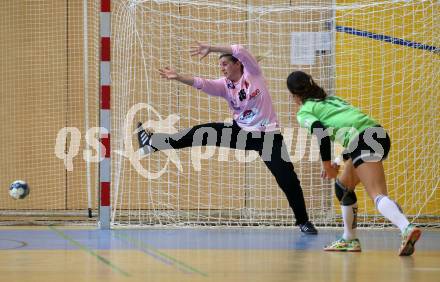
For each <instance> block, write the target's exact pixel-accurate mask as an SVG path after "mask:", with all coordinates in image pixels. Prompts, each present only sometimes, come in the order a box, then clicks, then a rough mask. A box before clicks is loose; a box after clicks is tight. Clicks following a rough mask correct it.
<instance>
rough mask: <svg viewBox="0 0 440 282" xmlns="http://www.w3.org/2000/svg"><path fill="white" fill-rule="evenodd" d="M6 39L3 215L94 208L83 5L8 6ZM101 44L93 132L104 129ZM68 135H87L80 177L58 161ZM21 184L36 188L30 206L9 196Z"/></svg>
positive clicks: (9, 0) (2, 8)
mask: <svg viewBox="0 0 440 282" xmlns="http://www.w3.org/2000/svg"><path fill="white" fill-rule="evenodd" d="M89 2H91V3H90V5H89V11H90V13H89V26H90V29H89V31H90V32H91V33H93V32H95V35H96V30H97V17H96V15H97V14H96V11H97V9H96V7H95V6H94V5H95V4H94V3H93V1H89ZM0 38H1V40H0V62H1V64H0V92H1V93H0V107H1V109H0V115H1V123H0V126H1V129H0V140H1V143H2V146H1V149H0V150H1V153H0V156H1V162H0V187H1V189H2V191H3V192H2V193H0V203H1V204H0V209H2V210H76V209H84V208H87V189H86V180H85V164H84V161H83V160H82V152H83V149H84V146H83V145H84V134H85V128H84V113H85V108H84V105H85V104H84V78H83V20H82V1H13V0H5V1H1V3H0ZM91 38H93V37H91ZM96 42H97V41H96V40H95V41H93V40H92V41H91V42H89V47H90V53H89V57H90V63H89V64H90V65H89V66H90V70H91V71H90V77H89V85H88V86H87V87H88V90H89V93H90V97H89V111H90V112H89V116H90V126H96V121H97V110H96V109H97V99H98V97H97V95H96V93H97V73H96V70H97V67H96V66H97V62H96V60H97V51H96V50H97V48H96V46H97V45H96ZM93 50H95V51H94V52H93ZM93 69H94V70H95V72H93ZM64 127H76V128H78V129H79V131H80V132H81V133H82V136H81V148H80V149H79V152H78V156H77V157H76V158H75V159H74V163H73V167H74V169H73V171H72V172H69V171H67V170H66V168H65V166H64V161H63V159H59V158H58V157H57V156H56V155H55V143H56V137H57V134H58V131H59V130H60V129H61V128H64ZM69 142H70V141H69ZM69 142H68V143H67V145H69ZM94 171H95V170H94V169H93V167H92V173H91V175H92V181H95V182H96V177H94V175H95V173H94ZM16 179H23V180H25V181H27V182H28V183H29V185H30V187H31V193H30V195H29V197H28V198H27V199H26V200H23V201H15V200H13V199H12V198H10V197H9V196H8V193H7V189H8V187H9V184H10V183H11V182H12V181H14V180H16ZM94 194H95V192H94V191H93V192H92V196H94ZM92 202H93V203H94V200H92ZM94 204H95V203H94Z"/></svg>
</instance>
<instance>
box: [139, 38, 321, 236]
mask: <svg viewBox="0 0 440 282" xmlns="http://www.w3.org/2000/svg"><path fill="white" fill-rule="evenodd" d="M211 52H219V53H221V55H220V57H219V65H220V70H221V72H222V73H223V76H224V77H222V78H219V79H214V80H210V79H204V78H199V77H193V76H189V75H183V74H180V73H178V72H176V71H175V70H174V69H172V68H163V69H159V73H160V75H161V76H162V77H163V78H166V79H169V80H176V81H179V82H182V83H184V84H187V85H189V86H193V87H195V88H197V89H199V90H201V91H203V92H205V93H207V94H209V95H211V96H217V97H221V98H223V99H225V100H226V102H227V103H228V105H229V107H230V109H231V111H232V116H233V121H232V123H207V124H201V125H197V126H194V127H192V128H189V129H186V130H183V131H181V132H178V133H176V134H164V133H160V132H154V133H151V132H149V131H147V130H145V129H144V128H143V127H142V124H141V123H139V125H138V140H139V145H140V147H141V149H142V150H143V151H144V153H146V154H148V153H150V152H152V151H158V150H166V149H171V148H172V149H180V148H187V147H194V146H217V147H227V148H233V149H241V150H253V151H256V152H258V154H259V155H260V157H261V158H262V159H263V161H264V163H265V164H266V166H267V167H268V169H269V170H270V172H271V173H272V174H273V176H274V177H275V179H276V181H277V183H278V185H279V186H280V188H281V189H282V190H283V192H284V193H285V195H286V197H287V200H288V202H289V205H290V207H291V208H292V210H293V213H294V215H295V219H296V222H295V224H296V225H298V226H299V227H300V230H301V231H302V232H304V233H305V234H317V233H318V231H317V230H316V228H315V227H314V226H313V224H312V223H311V222H310V221H309V218H308V215H307V211H306V205H305V201H304V195H303V191H302V188H301V185H300V181H299V180H298V177H297V175H296V173H295V171H294V169H293V164H292V162H291V161H290V157H289V154H288V151H287V149H286V145H285V144H284V141H283V136H282V135H281V132H280V129H279V125H278V120H277V116H276V114H275V111H274V109H273V106H272V99H271V97H270V94H269V90H268V89H267V85H266V82H265V79H264V77H263V73H262V71H261V68H260V66H259V65H258V62H257V61H256V59H255V58H254V57H253V56H252V55H251V54H250V53H249V52H248V51H247V50H246V49H245V48H243V47H242V46H239V45H232V46H209V45H206V44H201V43H198V42H197V45H196V46H193V47H191V55H193V56H200V57H201V58H204V57H205V56H207V55H208V54H209V53H211Z"/></svg>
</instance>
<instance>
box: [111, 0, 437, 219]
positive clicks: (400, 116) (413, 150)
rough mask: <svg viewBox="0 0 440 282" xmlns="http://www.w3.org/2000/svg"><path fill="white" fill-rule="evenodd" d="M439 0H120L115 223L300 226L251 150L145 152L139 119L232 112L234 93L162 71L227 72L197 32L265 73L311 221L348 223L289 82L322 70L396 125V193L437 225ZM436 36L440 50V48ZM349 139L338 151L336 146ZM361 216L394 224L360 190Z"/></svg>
mask: <svg viewBox="0 0 440 282" xmlns="http://www.w3.org/2000/svg"><path fill="white" fill-rule="evenodd" d="M438 12H439V7H438V3H437V1H336V2H335V1H309V0H307V1H257V0H255V1H233V0H229V1H226V0H225V1H203V0H202V1H134V0H133V1H122V0H120V1H112V44H113V45H112V148H114V149H115V150H119V153H118V154H117V155H115V154H113V156H112V223H113V224H114V225H130V226H132V225H135V226H142V225H154V224H173V225H192V224H197V225H198V224H201V225H292V224H293V222H294V218H293V214H292V212H291V210H290V208H289V207H288V204H287V201H286V199H285V196H284V194H283V192H282V191H281V189H280V188H279V187H278V185H277V183H276V181H275V179H274V178H273V176H272V175H271V173H270V172H269V171H268V169H267V168H266V166H265V165H264V163H263V162H262V161H261V160H260V159H259V158H258V157H255V155H253V153H244V152H242V151H236V150H229V149H219V148H188V149H182V150H178V151H175V152H172V153H170V152H168V153H167V152H166V151H164V152H156V153H154V154H151V155H149V156H147V157H146V158H143V159H142V160H140V161H135V162H133V159H130V158H129V157H128V156H129V153H130V150H136V149H137V144H136V140H135V139H136V135H135V134H134V133H133V130H134V128H135V124H136V123H137V121H142V122H144V123H146V124H147V125H149V126H150V128H152V129H153V131H156V132H168V133H171V132H175V131H177V130H183V129H186V128H189V127H191V126H194V125H197V124H202V123H207V122H216V121H217V122H222V121H231V114H230V111H229V109H228V105H227V103H226V102H225V101H224V100H222V99H219V98H216V97H209V96H208V95H206V94H205V93H202V92H199V91H197V90H195V89H193V88H191V87H189V86H186V85H183V84H179V83H178V82H175V81H167V80H165V79H161V78H160V76H159V74H158V72H157V69H158V68H163V67H167V66H169V67H173V68H176V69H177V70H179V71H180V72H182V73H185V74H190V75H193V76H199V77H203V78H211V79H215V78H218V77H221V73H220V71H219V68H218V56H216V55H215V54H211V55H209V56H208V57H207V58H205V59H204V60H199V59H198V58H194V57H191V56H190V52H189V47H190V46H191V45H193V44H194V42H195V41H200V42H207V43H209V44H213V45H222V44H241V45H243V46H245V47H246V48H248V49H249V50H250V51H251V52H252V53H253V54H254V55H255V56H262V60H261V62H260V65H261V67H262V69H263V72H264V75H265V77H266V79H267V82H268V86H269V90H270V93H271V96H272V99H273V102H274V106H275V109H276V112H277V114H278V118H279V121H280V124H281V127H282V129H283V133H284V137H285V139H286V142H287V145H288V147H289V149H290V155H291V158H292V161H293V163H294V166H295V170H296V172H297V173H298V175H299V178H300V180H301V183H302V187H303V190H304V193H305V198H306V205H307V207H308V212H309V215H310V217H311V220H312V221H313V222H315V223H317V224H320V225H325V226H332V225H335V224H339V223H340V212H339V204H338V202H337V200H336V198H335V197H334V196H333V185H332V183H331V182H330V181H325V180H322V179H321V178H320V173H321V165H320V161H319V153H318V148H317V146H316V143H315V141H313V140H311V138H310V137H308V136H307V134H306V133H305V132H304V131H302V130H300V129H299V128H298V125H297V122H296V118H295V112H296V110H297V107H296V106H295V105H294V103H293V100H292V98H291V97H290V95H289V94H288V91H287V89H286V83H285V81H286V77H287V75H288V74H289V73H290V72H291V71H292V70H297V69H301V70H304V71H306V72H309V73H311V74H312V75H313V76H314V77H315V78H316V80H317V81H318V82H319V84H321V85H322V86H323V87H324V88H325V89H326V90H327V91H328V93H330V94H332V95H333V94H334V95H338V96H341V97H343V98H345V99H347V100H348V101H349V102H351V103H353V104H354V105H355V106H357V107H359V108H361V109H362V110H363V111H364V112H366V113H367V114H369V115H371V116H372V117H374V118H375V119H376V120H378V121H380V123H381V124H382V125H383V126H384V127H385V128H386V129H387V130H388V131H389V133H390V136H391V139H392V151H391V153H390V156H389V158H388V160H387V161H386V162H385V167H386V175H387V183H388V189H389V194H390V196H391V197H392V198H393V199H395V200H396V201H397V202H398V203H399V204H400V205H401V206H402V208H403V210H404V211H405V213H406V214H407V215H408V216H409V217H410V218H411V220H412V221H414V222H417V223H425V224H428V225H430V224H433V225H438V223H439V222H440V221H439V211H440V192H439V191H438V189H437V188H438V186H439V171H440V169H439V166H438V162H439V157H440V153H439V138H438V136H437V134H436V132H437V131H438V129H439V125H438V124H439V115H438V111H439V104H438V103H437V101H436V100H438V98H439V96H438V93H437V89H438V86H439V82H438V81H439V54H438V52H437V51H438V49H436V48H438V46H439V43H440V42H439V36H438V35H439V34H438V30H439V21H438ZM436 46H437V47H436ZM338 150H339V151H340V148H335V151H338ZM357 194H358V198H359V223H360V224H361V225H368V226H373V225H375V226H385V225H386V224H388V223H387V222H385V221H384V220H383V219H382V217H381V216H379V215H378V213H377V212H376V210H375V208H374V204H373V203H372V201H371V200H370V199H369V198H368V196H367V195H366V193H365V192H364V190H363V188H362V187H358V189H357Z"/></svg>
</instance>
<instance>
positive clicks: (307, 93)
mask: <svg viewBox="0 0 440 282" xmlns="http://www.w3.org/2000/svg"><path fill="white" fill-rule="evenodd" d="M287 88H289V91H290V93H292V95H295V96H298V97H299V98H300V99H301V102H303V103H304V102H305V100H307V99H317V100H324V99H325V98H326V97H327V93H325V91H324V89H322V88H321V87H320V86H319V85H318V84H316V83H315V81H314V80H313V78H312V76H311V75H309V74H307V73H305V72H302V71H294V72H292V73H291V74H290V75H289V76H288V77H287Z"/></svg>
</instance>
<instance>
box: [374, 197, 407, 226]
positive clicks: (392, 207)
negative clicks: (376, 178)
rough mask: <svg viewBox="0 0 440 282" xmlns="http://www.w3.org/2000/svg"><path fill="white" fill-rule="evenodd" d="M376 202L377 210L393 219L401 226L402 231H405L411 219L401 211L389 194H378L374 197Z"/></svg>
mask: <svg viewBox="0 0 440 282" xmlns="http://www.w3.org/2000/svg"><path fill="white" fill-rule="evenodd" d="M374 204H375V205H376V208H377V210H378V211H379V212H380V213H381V214H382V215H383V216H384V217H386V218H387V219H388V220H389V221H391V222H392V223H393V224H394V225H396V226H397V227H399V229H400V231H402V232H403V231H404V230H405V228H406V227H407V226H408V224H409V221H408V219H407V218H406V216H405V215H404V214H403V213H402V212H401V210H400V208H399V206H398V205H397V204H396V203H395V202H394V201H392V200H391V199H390V198H388V196H384V195H377V197H376V198H375V199H374Z"/></svg>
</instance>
